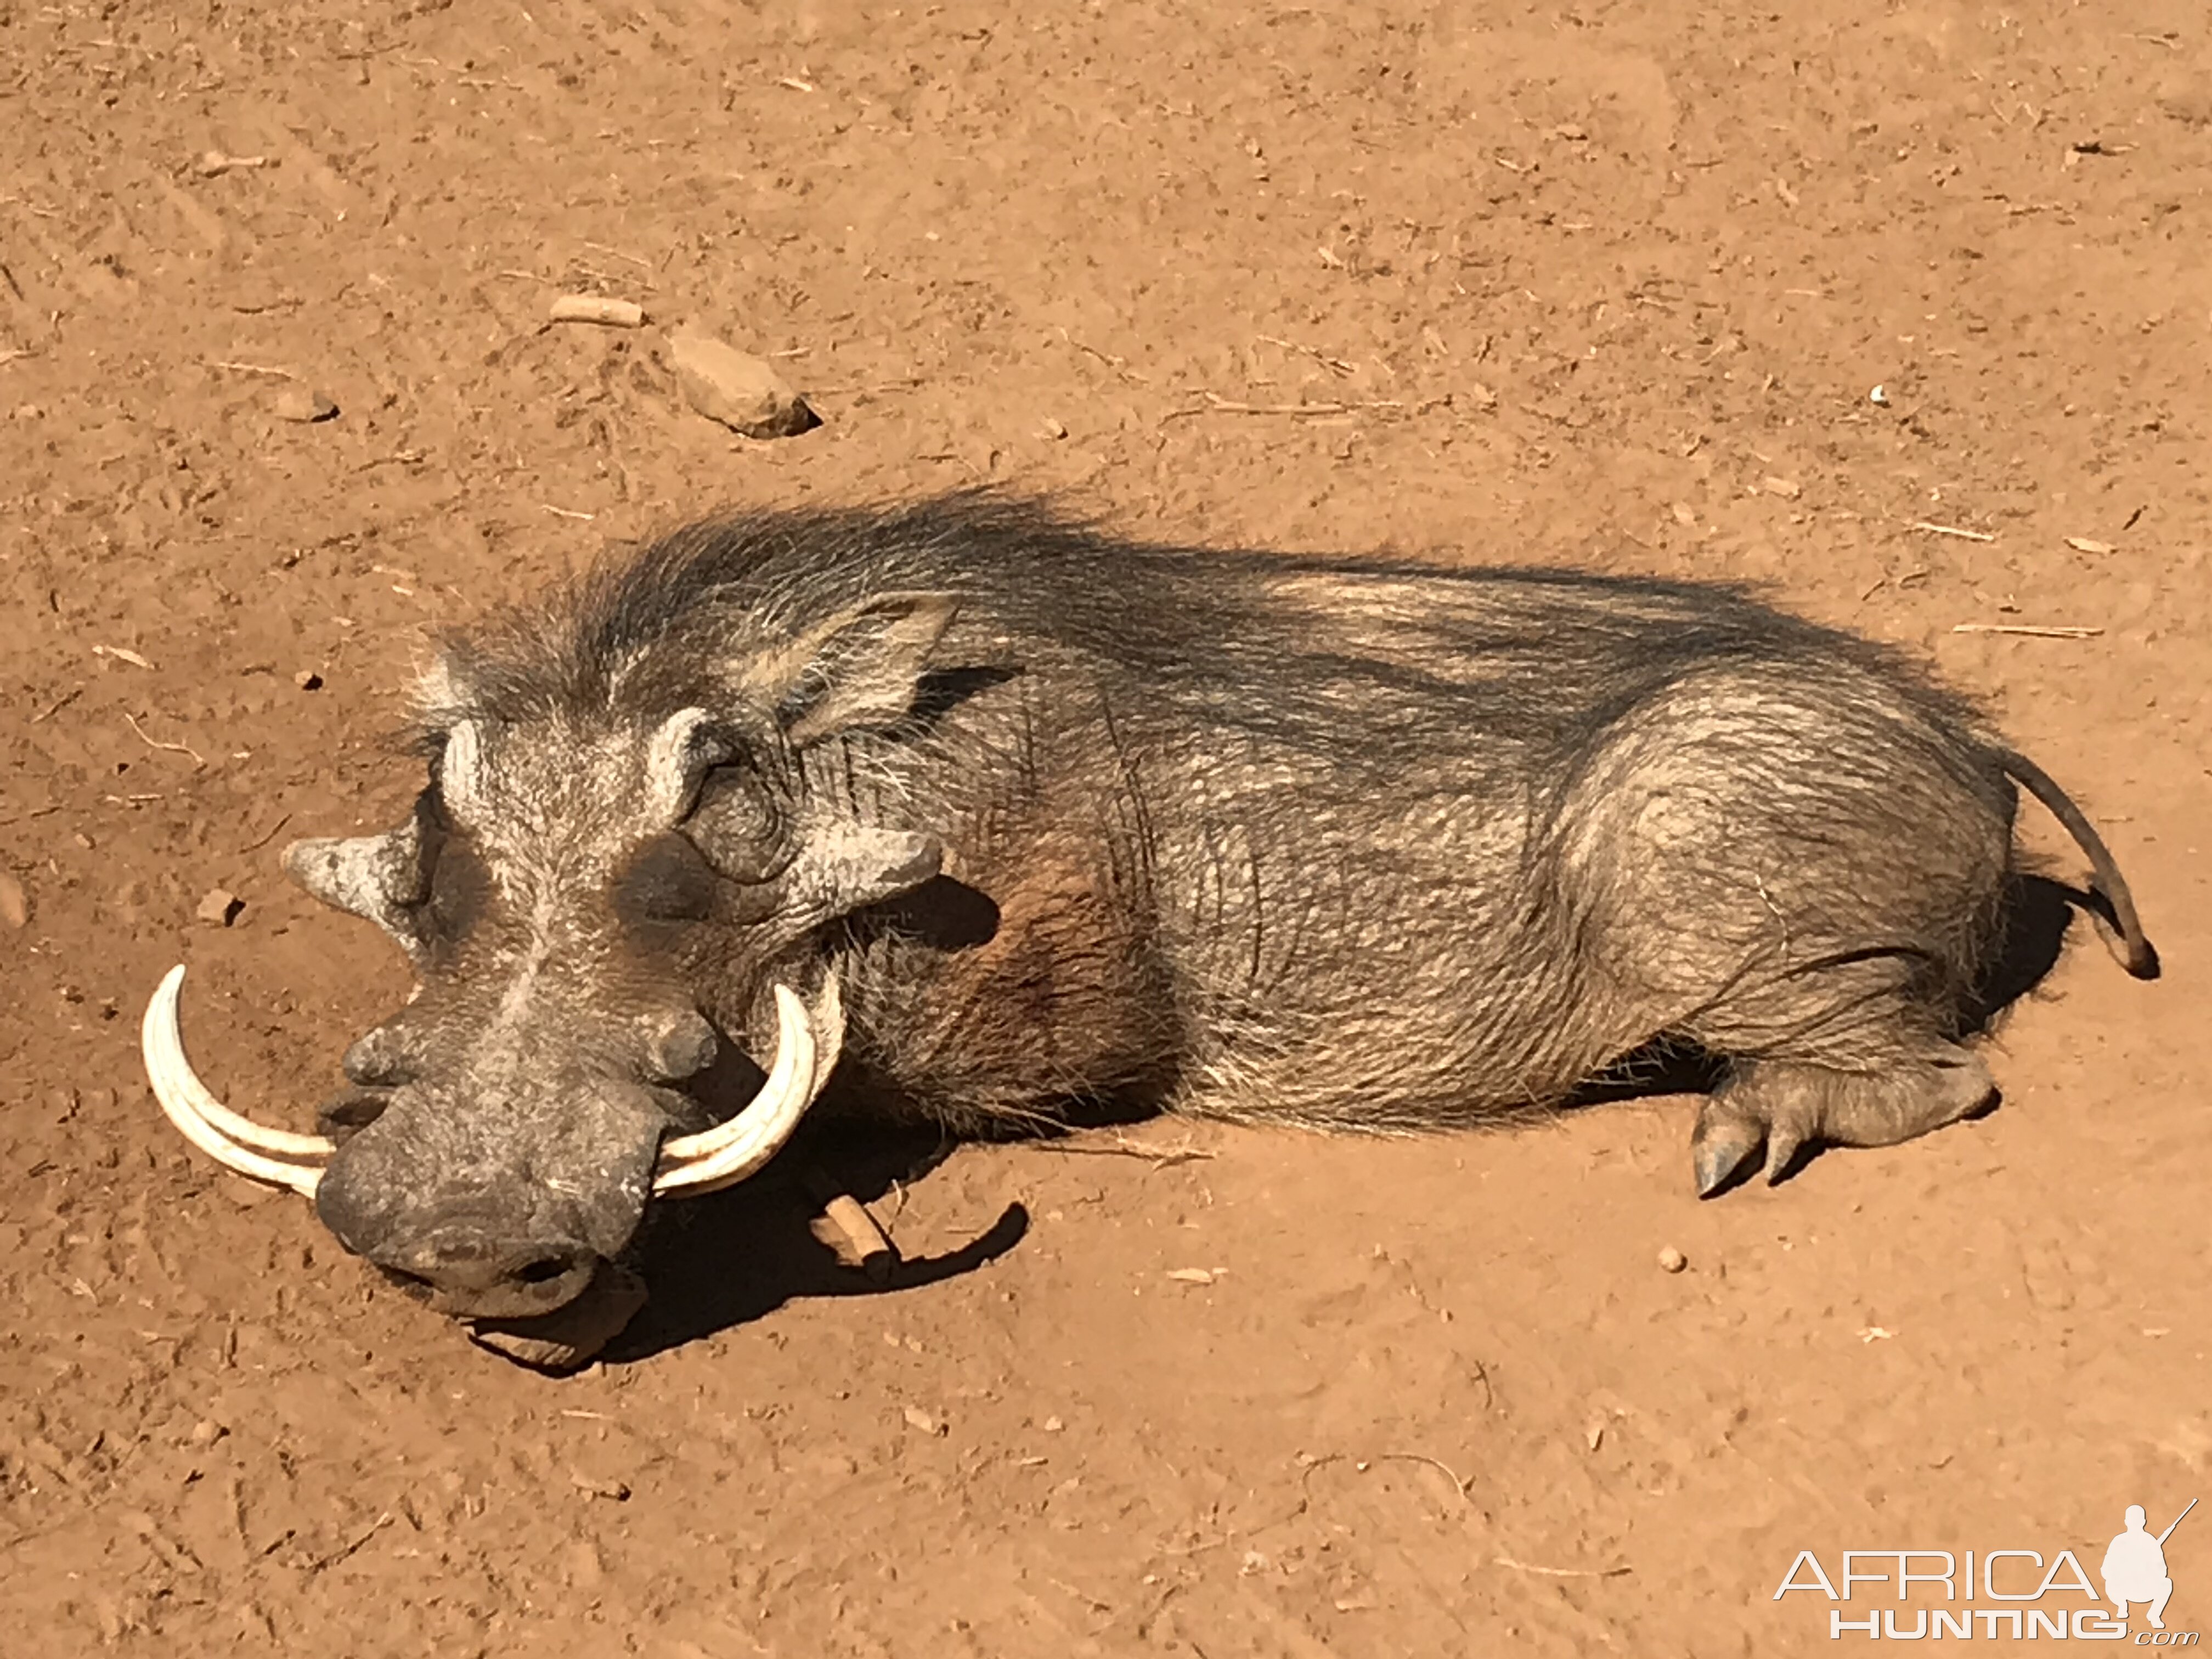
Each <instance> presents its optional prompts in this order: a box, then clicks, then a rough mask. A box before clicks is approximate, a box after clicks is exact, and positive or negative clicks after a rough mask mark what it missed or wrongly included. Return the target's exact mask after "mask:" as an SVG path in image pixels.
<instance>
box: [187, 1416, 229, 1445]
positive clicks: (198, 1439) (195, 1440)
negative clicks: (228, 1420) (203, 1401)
mask: <svg viewBox="0 0 2212 1659" xmlns="http://www.w3.org/2000/svg"><path fill="white" fill-rule="evenodd" d="M229 1432H230V1431H229V1430H228V1429H226V1428H225V1427H223V1425H222V1424H220V1423H218V1422H216V1420H215V1419H213V1418H212V1417H203V1418H202V1419H200V1420H199V1421H198V1422H197V1423H195V1424H193V1425H192V1431H191V1433H190V1434H188V1435H186V1436H185V1444H186V1445H188V1446H201V1447H206V1446H212V1445H213V1444H215V1443H216V1441H218V1440H220V1439H222V1437H223V1436H225V1435H227V1434H228V1433H229Z"/></svg>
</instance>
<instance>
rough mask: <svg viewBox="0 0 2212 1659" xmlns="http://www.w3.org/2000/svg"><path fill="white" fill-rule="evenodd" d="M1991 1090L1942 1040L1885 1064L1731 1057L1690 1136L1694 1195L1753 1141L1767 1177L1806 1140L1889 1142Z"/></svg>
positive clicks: (1781, 1171)
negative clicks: (1859, 1067) (1850, 1068)
mask: <svg viewBox="0 0 2212 1659" xmlns="http://www.w3.org/2000/svg"><path fill="white" fill-rule="evenodd" d="M1995 1094H1996V1083H1995V1082H1994V1081H1993V1080H1992V1079H1991V1078H1990V1073H1989V1068H1988V1067H1987V1066H1984V1065H1983V1064H1982V1062H1981V1060H1980V1059H1979V1057H1978V1056H1976V1055H1974V1054H1969V1053H1967V1052H1966V1050H1965V1049H1964V1048H1958V1047H1955V1046H1954V1045H1953V1044H1950V1043H1945V1044H1942V1046H1941V1047H1940V1048H1936V1049H1935V1050H1933V1051H1932V1052H1931V1053H1930V1054H1929V1055H1928V1056H1927V1057H1926V1058H1925V1059H1922V1060H1906V1061H1904V1062H1901V1063H1899V1065H1897V1066H1893V1067H1892V1068H1891V1069H1889V1070H1888V1071H1886V1072H1837V1071H1831V1070H1830V1069H1828V1068H1827V1067H1826V1066H1805V1065H1798V1064H1794V1063H1791V1062H1788V1061H1783V1060H1738V1061H1736V1062H1735V1065H1734V1066H1732V1067H1731V1068H1730V1070H1729V1075H1728V1078H1727V1079H1726V1080H1725V1081H1723V1083H1722V1085H1720V1087H1719V1088H1717V1089H1716V1090H1715V1091H1713V1093H1712V1095H1711V1097H1710V1098H1709V1099H1707V1101H1706V1102H1705V1109H1703V1110H1702V1111H1700V1112H1699V1114H1698V1127H1697V1128H1696V1130H1695V1131H1694V1132H1692V1134H1691V1137H1690V1159H1691V1164H1692V1170H1693V1171H1694V1173H1695V1176H1696V1178H1697V1183H1698V1196H1699V1197H1700V1198H1711V1196H1712V1195H1713V1194H1716V1193H1717V1192H1719V1191H1720V1190H1721V1189H1722V1188H1723V1187H1725V1186H1727V1185H1728V1184H1729V1182H1730V1181H1732V1180H1733V1179H1734V1178H1735V1176H1736V1174H1737V1173H1738V1171H1740V1170H1742V1169H1743V1167H1744V1165H1745V1164H1747V1162H1748V1161H1749V1160H1750V1159H1751V1158H1752V1157H1753V1155H1754V1154H1756V1153H1757V1152H1759V1149H1760V1148H1761V1147H1764V1148H1765V1152H1766V1162H1765V1173H1766V1180H1767V1184H1768V1185H1770V1186H1771V1185H1772V1184H1773V1183H1774V1182H1778V1181H1779V1180H1781V1178H1782V1177H1783V1176H1784V1175H1785V1174H1787V1173H1788V1172H1789V1170H1790V1164H1792V1162H1793V1161H1795V1159H1796V1156H1797V1154H1798V1152H1800V1151H1801V1150H1802V1148H1804V1147H1806V1146H1811V1145H1814V1144H1815V1143H1817V1142H1820V1141H1827V1142H1830V1143H1832V1144H1833V1145H1836V1146H1895V1145H1896V1144H1897V1143H1898V1142H1899V1141H1902V1140H1911V1139H1913V1138H1914V1137H1915V1136H1916V1135H1923V1134H1926V1133H1928V1132H1929V1130H1931V1129H1940V1128H1942V1127H1943V1126H1944V1125H1945V1124H1947V1123H1954V1122H1956V1121H1958V1120H1959V1119H1960V1118H1962V1117H1968V1116H1972V1115H1973V1114H1975V1113H1976V1112H1978V1111H1979V1110H1981V1109H1983V1108H1984V1107H1986V1106H1987V1105H1989V1104H1990V1100H1991V1097H1993V1096H1994V1095H1995Z"/></svg>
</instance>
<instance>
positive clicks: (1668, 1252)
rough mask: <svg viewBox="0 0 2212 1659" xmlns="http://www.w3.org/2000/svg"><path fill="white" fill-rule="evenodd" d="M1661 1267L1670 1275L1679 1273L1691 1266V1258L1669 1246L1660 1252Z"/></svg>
mask: <svg viewBox="0 0 2212 1659" xmlns="http://www.w3.org/2000/svg"><path fill="white" fill-rule="evenodd" d="M1659 1265H1660V1267H1662V1268H1663V1269H1664V1270H1665V1271H1666V1272H1668V1273H1680V1272H1681V1271H1682V1269H1683V1268H1685V1267H1688V1266H1689V1265H1690V1258H1689V1257H1687V1256H1686V1255H1683V1254H1682V1253H1681V1252H1680V1250H1678V1249H1675V1248H1674V1246H1673V1245H1672V1244H1669V1245H1668V1247H1667V1248H1666V1249H1663V1250H1662V1251H1660V1252H1659Z"/></svg>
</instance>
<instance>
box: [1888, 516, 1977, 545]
mask: <svg viewBox="0 0 2212 1659" xmlns="http://www.w3.org/2000/svg"><path fill="white" fill-rule="evenodd" d="M1905 528H1906V529H1907V530H1924V531H1926V532H1928V533H1929V535H1931V536H1956V537H1957V538H1959V539H1960V541H1962V542H1993V541H1995V540H1996V537H1995V536H1992V535H1991V534H1990V532H1988V531H1986V530H1961V529H1960V528H1959V526H1956V525H1954V524H1930V523H1929V522H1928V520H1925V519H1917V520H1914V521H1913V522H1912V523H1911V524H1909V525H1907V526H1905Z"/></svg>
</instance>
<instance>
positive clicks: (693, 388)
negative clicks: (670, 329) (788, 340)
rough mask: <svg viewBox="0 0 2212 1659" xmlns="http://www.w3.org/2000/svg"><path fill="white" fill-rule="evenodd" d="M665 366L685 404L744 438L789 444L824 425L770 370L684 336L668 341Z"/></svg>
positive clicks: (759, 361)
mask: <svg viewBox="0 0 2212 1659" xmlns="http://www.w3.org/2000/svg"><path fill="white" fill-rule="evenodd" d="M668 363H669V367H670V368H671V369H673V370H674V371H675V374H676V384H677V385H678V386H679V387H680V388H681V389H682V390H683V392H684V401H685V402H687V403H689V404H690V405H691V407H692V408H693V409H695V410H697V411H698V412H699V413H700V414H702V415H704V416H706V417H707V418H708V420H710V421H720V422H721V423H722V424H723V425H724V426H726V427H728V428H730V430H732V432H737V433H741V434H743V435H744V436H746V437H748V438H790V437H795V436H797V435H799V433H802V432H807V431H811V430H812V429H813V428H815V427H817V426H819V425H820V424H821V423H822V422H821V421H820V419H819V418H818V417H817V416H816V415H815V413H814V411H813V410H811V408H809V407H808V406H807V404H806V400H805V398H802V397H800V396H799V394H798V393H797V392H794V391H793V390H792V389H791V386H790V385H789V384H788V383H787V381H786V380H784V378H783V376H782V375H781V374H777V373H776V371H775V367H774V365H772V364H770V363H769V362H767V361H765V360H764V359H763V358H759V357H755V356H750V355H749V354H748V353H745V352H743V351H739V350H738V349H737V348H736V347H734V346H732V345H727V344H726V343H723V342H722V341H720V340H716V339H712V338H709V337H708V336H706V335H703V334H698V333H694V332H691V331H688V330H684V331H678V332H677V333H674V334H671V336H669V339H668Z"/></svg>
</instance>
